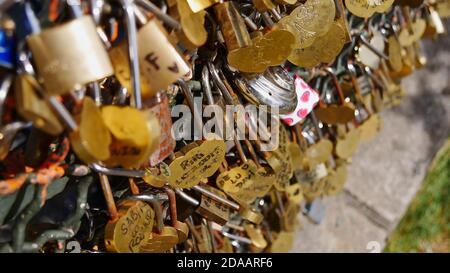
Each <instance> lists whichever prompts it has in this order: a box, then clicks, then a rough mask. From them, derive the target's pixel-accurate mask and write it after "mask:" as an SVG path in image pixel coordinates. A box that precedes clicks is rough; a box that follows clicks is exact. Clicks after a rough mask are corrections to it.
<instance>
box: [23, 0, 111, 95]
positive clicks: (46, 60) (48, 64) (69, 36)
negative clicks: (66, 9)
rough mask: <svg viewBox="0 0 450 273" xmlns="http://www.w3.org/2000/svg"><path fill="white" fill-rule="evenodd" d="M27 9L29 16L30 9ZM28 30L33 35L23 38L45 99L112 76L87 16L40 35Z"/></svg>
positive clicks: (98, 39)
mask: <svg viewBox="0 0 450 273" xmlns="http://www.w3.org/2000/svg"><path fill="white" fill-rule="evenodd" d="M67 2H70V1H67ZM70 5H71V7H72V8H76V7H74V6H73V4H72V3H71V4H70ZM27 7H28V11H29V13H28V14H29V15H30V12H32V11H31V7H29V6H28V5H27ZM36 20H37V19H36ZM36 20H30V22H37V21H36ZM32 28H33V32H34V33H33V34H32V35H30V36H28V37H27V44H28V46H29V48H30V50H31V52H32V53H33V61H34V63H35V64H36V68H37V72H38V74H39V76H40V77H41V78H42V80H43V83H44V87H45V90H46V92H47V93H48V94H49V95H60V94H66V93H68V92H70V91H73V90H77V89H80V88H81V87H82V86H84V85H86V84H88V83H91V82H95V81H98V80H100V79H103V78H106V77H108V76H111V75H112V74H113V73H114V71H113V68H112V65H111V62H110V60H109V57H108V54H107V52H106V50H105V48H104V46H103V43H102V41H101V40H100V38H99V36H98V34H97V30H96V26H95V23H94V20H93V19H92V17H91V16H88V15H84V16H81V17H79V18H75V19H74V20H71V21H69V22H67V23H64V24H62V25H60V26H56V27H52V28H49V29H45V30H43V31H42V32H39V31H40V27H39V26H37V25H34V26H33V27H32Z"/></svg>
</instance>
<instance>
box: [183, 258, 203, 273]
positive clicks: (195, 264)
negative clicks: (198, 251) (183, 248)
mask: <svg viewBox="0 0 450 273" xmlns="http://www.w3.org/2000/svg"><path fill="white" fill-rule="evenodd" d="M210 265H211V260H195V259H188V258H187V257H184V259H183V260H178V262H177V267H179V268H204V269H205V271H207V270H208V269H209V266H210Z"/></svg>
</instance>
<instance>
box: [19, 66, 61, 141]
mask: <svg viewBox="0 0 450 273" xmlns="http://www.w3.org/2000/svg"><path fill="white" fill-rule="evenodd" d="M34 81H35V79H34V78H32V77H30V76H28V75H25V74H22V75H18V76H17V77H16V79H15V85H14V91H15V94H14V95H15V99H16V107H17V112H19V114H20V115H21V116H22V117H23V118H25V119H26V120H28V121H31V122H33V126H34V127H36V128H38V129H40V130H42V131H44V132H46V133H47V134H50V135H54V136H56V135H59V134H61V133H62V131H63V130H64V127H63V126H62V125H61V123H60V122H59V120H58V118H57V117H56V115H55V114H54V113H53V112H52V110H51V108H50V107H49V105H48V102H47V101H46V100H45V99H43V98H41V97H40V96H39V95H38V94H37V92H36V89H35V87H34V86H33V82H34Z"/></svg>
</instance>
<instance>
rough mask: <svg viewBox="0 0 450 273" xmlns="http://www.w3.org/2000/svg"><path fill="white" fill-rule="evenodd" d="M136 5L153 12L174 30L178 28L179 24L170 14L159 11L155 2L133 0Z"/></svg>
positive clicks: (179, 27)
mask: <svg viewBox="0 0 450 273" xmlns="http://www.w3.org/2000/svg"><path fill="white" fill-rule="evenodd" d="M134 2H135V3H136V5H139V6H141V7H142V8H144V9H145V10H147V11H149V12H151V13H153V14H154V15H155V16H156V17H157V18H158V19H159V20H161V21H163V22H164V23H165V24H166V25H167V26H169V27H170V28H172V29H174V30H180V29H181V24H180V23H179V22H178V21H177V20H175V19H174V18H173V17H171V16H170V15H168V14H166V13H164V12H163V11H161V10H160V9H159V8H158V7H157V6H156V5H155V4H153V3H152V2H151V1H144V0H135V1H134Z"/></svg>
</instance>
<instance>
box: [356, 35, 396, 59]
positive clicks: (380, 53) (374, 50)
mask: <svg viewBox="0 0 450 273" xmlns="http://www.w3.org/2000/svg"><path fill="white" fill-rule="evenodd" d="M359 40H360V41H361V42H362V43H363V44H364V45H365V46H367V48H368V49H369V50H370V51H372V53H374V54H375V55H377V56H378V57H380V58H381V59H384V60H389V57H388V56H387V55H386V54H385V53H384V52H381V51H379V50H378V49H377V48H376V47H374V46H373V45H372V44H371V43H370V42H369V41H367V40H366V38H365V37H364V36H363V35H361V36H360V38H359Z"/></svg>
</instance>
